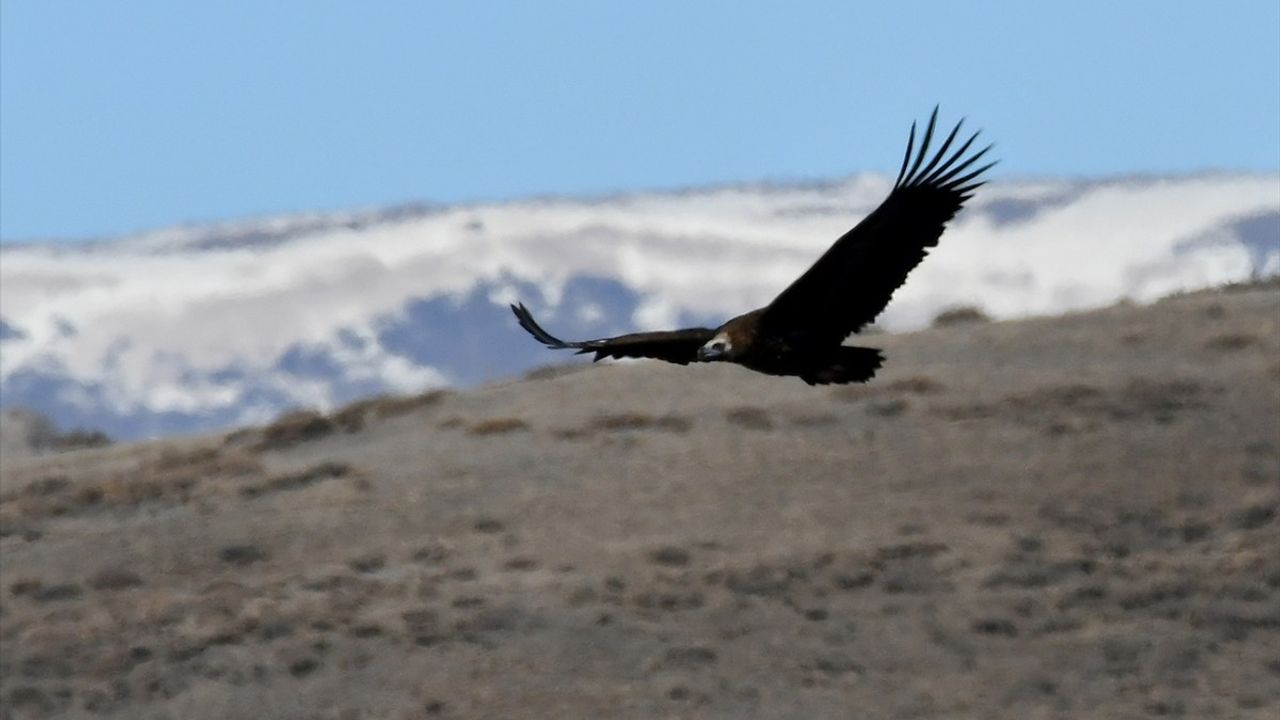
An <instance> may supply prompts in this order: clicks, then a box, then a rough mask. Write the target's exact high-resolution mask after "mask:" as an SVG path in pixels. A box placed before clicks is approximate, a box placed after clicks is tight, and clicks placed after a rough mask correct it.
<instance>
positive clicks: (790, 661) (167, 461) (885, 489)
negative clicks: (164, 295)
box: [0, 286, 1280, 720]
mask: <svg viewBox="0 0 1280 720" xmlns="http://www.w3.org/2000/svg"><path fill="white" fill-rule="evenodd" d="M871 341H873V342H872V343H871V344H876V345H879V346H882V347H885V348H886V350H887V353H888V356H889V360H888V364H887V367H886V370H885V371H884V372H883V374H882V376H881V377H880V378H877V379H876V380H875V381H874V382H873V383H872V384H870V385H868V386H865V387H855V388H837V389H830V388H809V387H807V386H805V385H804V384H802V383H800V382H799V381H787V380H780V379H776V378H766V377H761V376H757V375H753V374H750V373H747V372H745V371H743V370H741V369H738V368H734V367H694V368H676V367H671V366H664V365H661V364H656V363H633V364H625V365H603V364H602V365H599V366H592V367H587V368H577V369H570V370H559V371H548V372H545V373H541V377H535V378H531V379H526V380H521V381H514V382H510V383H504V384H499V385H494V386H490V387H485V388H483V389H480V390H476V391H473V392H467V393H457V394H435V395H428V396H423V397H421V398H415V399H407V400H384V401H373V402H370V403H366V404H364V405H361V406H357V407H353V408H350V409H347V410H346V411H344V412H342V413H339V414H335V415H334V416H331V417H320V416H306V415H299V416H295V417H292V418H288V419H286V420H284V421H282V422H280V423H277V424H276V425H275V426H273V427H271V428H266V429H252V430H246V431H242V432H239V433H234V434H232V435H230V436H228V437H226V438H223V437H213V438H195V439H188V440H182V441H171V442H164V443H151V444H141V445H125V446H114V447H109V448H102V449H92V450H78V451H75V452H65V453H58V454H51V455H49V454H46V455H40V456H32V457H14V458H12V459H8V458H6V460H5V462H4V464H3V472H0V559H2V566H0V567H2V577H0V593H2V604H0V626H2V627H0V641H2V645H0V698H2V699H3V703H4V714H5V717H11V718H25V717H52V716H58V717H115V718H149V717H155V718H161V717H164V718H228V717H244V718H258V717H278V718H295V717H296V718H311V717H319V718H335V719H339V718H340V719H343V720H346V719H348V718H350V719H353V720H354V719H356V718H421V717H425V718H434V717H441V718H451V717H456V718H462V717H468V718H469V717H479V718H525V717H534V718H577V717H618V718H654V717H689V718H752V717H760V718H797V719H809V718H847V717H865V718H890V717H892V718H912V717H916V718H930V717H945V718H957V717H960V718H963V717H974V718H990V717H996V718H1000V717H1007V718H1078V717H1107V718H1125V717H1146V716H1175V717H1176V716H1185V717H1195V718H1207V717H1232V718H1235V717H1259V718H1263V717H1275V716H1276V712H1277V710H1278V709H1280V642H1277V638H1278V637H1280V521H1278V520H1277V517H1276V515H1277V510H1278V508H1280V292H1278V291H1277V290H1276V289H1275V287H1274V286H1272V287H1265V288H1261V289H1254V290H1250V291H1242V292H1230V293H1225V292H1224V293H1206V294H1198V295H1193V296H1188V297H1183V298H1176V299H1171V300H1167V301H1164V302H1161V303H1158V304H1156V305H1153V306H1150V307H1144V308H1137V307H1117V308H1111V309H1108V310H1104V311H1099V312H1094V313H1089V314H1081V315H1073V316H1068V317H1063V318H1053V319H1043V320H1033V321H1027V322H1018V323H1000V324H981V323H974V324H961V325H954V326H948V327H944V328H939V329H935V330H930V331H927V332H922V333H917V334H913V335H901V336H877V337H873V338H871Z"/></svg>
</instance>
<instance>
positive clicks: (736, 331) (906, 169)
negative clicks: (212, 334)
mask: <svg viewBox="0 0 1280 720" xmlns="http://www.w3.org/2000/svg"><path fill="white" fill-rule="evenodd" d="M937 121H938V108H937V107H934V109H933V114H932V115H931V116H930V117H929V124H928V126H927V127H926V128H925V131H924V137H923V138H922V140H921V142H920V147H919V150H918V151H915V152H914V160H913V150H915V141H916V124H915V123H914V122H913V123H912V124H911V132H910V134H909V135H908V138H907V151H906V154H905V155H903V158H902V168H901V169H900V170H899V171H898V178H897V180H896V181H895V182H894V184H893V189H892V191H890V193H889V196H888V197H887V198H885V200H884V202H882V203H881V204H880V206H879V207H877V208H876V209H875V210H874V211H873V212H872V213H871V214H870V215H868V216H867V217H866V218H864V219H863V220H862V222H860V223H858V224H857V225H855V226H854V227H853V229H851V230H849V231H848V232H846V233H845V234H844V235H842V236H841V237H840V239H838V240H836V242H835V244H834V245H832V246H831V247H830V248H829V249H828V250H827V251H826V253H824V254H823V255H822V257H820V258H818V261H817V262H815V263H814V264H813V266H812V267H810V268H809V269H808V270H807V271H805V273H804V274H803V275H801V276H800V277H799V278H798V279H797V280H796V281H795V282H793V283H791V285H790V286H788V287H787V288H786V289H785V290H783V291H782V293H781V294H779V295H778V296H777V297H776V298H774V299H773V302H770V303H769V304H768V305H766V306H765V307H762V308H759V309H756V310H752V311H751V312H748V313H745V314H742V315H739V316H737V317H735V318H733V319H732V320H729V321H728V322H726V323H724V324H723V325H721V326H720V327H718V328H705V327H697V328H685V329H682V330H664V331H659V332H639V333H631V334H628V335H619V336H617V337H609V338H599V339H596V340H580V341H577V342H566V341H564V340H561V339H560V338H557V337H556V336H554V335H552V334H551V333H549V332H547V331H546V330H544V329H543V328H542V326H541V325H539V324H538V323H537V321H535V320H534V319H533V315H532V314H530V312H529V310H528V308H526V307H525V306H524V304H523V303H517V304H515V305H512V306H511V310H512V312H514V313H515V316H516V319H517V320H518V321H519V323H520V326H521V327H522V328H524V329H525V330H526V331H527V332H528V333H529V334H530V335H532V336H533V337H534V339H536V340H537V341H538V342H540V343H542V344H544V345H546V346H547V347H549V348H552V349H557V350H576V351H577V352H578V353H579V354H585V353H595V358H594V359H595V360H600V359H602V358H606V357H610V358H653V359H657V360H665V361H667V362H670V363H676V364H679V365H688V364H689V363H691V362H730V363H736V364H738V365H741V366H743V367H745V368H748V369H750V370H754V371H756V372H761V373H766V374H768V375H779V376H795V377H799V378H800V379H801V380H804V381H805V382H806V383H809V384H810V385H827V384H845V383H860V382H866V381H868V380H870V379H871V378H872V377H873V376H874V375H875V373H876V370H878V369H879V368H880V366H881V364H882V363H883V362H884V355H883V354H882V353H881V351H880V350H877V349H874V348H866V347H853V346H849V345H845V344H844V341H845V339H846V338H848V337H849V336H850V335H852V334H854V333H857V332H858V331H859V330H861V329H862V328H864V327H866V326H867V325H868V324H869V323H871V322H872V321H873V320H875V318H876V316H877V315H879V314H880V313H881V311H883V310H884V308H885V306H886V305H888V304H889V299H890V298H891V297H892V296H893V292H894V290H896V289H898V288H899V287H901V286H902V284H903V282H905V281H906V279H907V274H908V273H910V272H911V270H912V269H913V268H915V266H916V265H918V264H920V261H922V260H923V259H924V257H925V255H926V254H928V252H929V248H931V247H935V246H936V245H937V244H938V239H939V238H940V237H941V236H942V232H943V230H944V229H945V228H946V224H947V223H948V222H949V221H950V220H951V219H952V218H953V217H955V215H956V213H957V212H959V211H960V208H961V207H962V206H963V205H964V203H965V201H966V200H968V199H969V198H970V197H972V196H973V192H974V191H975V190H977V189H978V188H979V187H980V186H982V185H983V184H984V183H985V181H984V180H983V179H982V175H983V173H985V172H986V171H987V170H989V169H990V168H991V167H992V166H993V165H995V163H994V162H990V163H987V164H984V165H982V166H981V167H978V168H977V169H971V168H973V166H974V165H975V164H976V163H977V162H978V160H979V159H981V158H982V157H983V156H984V155H986V154H987V152H988V151H989V150H990V149H991V148H992V146H991V145H987V146H986V147H984V148H982V149H981V150H978V151H976V152H973V153H972V154H966V153H969V148H970V147H972V146H973V143H974V141H975V140H977V138H978V135H979V134H980V133H979V132H975V133H974V134H973V135H972V136H970V137H969V139H968V140H966V141H965V142H964V143H963V144H961V145H960V146H959V147H958V148H957V149H956V150H955V151H954V152H950V154H948V151H949V150H950V149H951V145H952V143H953V142H954V141H955V139H956V136H957V134H958V133H959V132H960V128H961V126H962V125H963V124H964V120H963V119H962V120H960V122H959V123H957V124H956V126H955V128H954V129H952V131H951V133H950V134H949V135H947V137H946V139H945V140H943V141H942V145H941V146H940V147H939V148H938V150H937V152H935V153H933V154H932V155H930V152H929V146H930V143H931V141H932V140H933V137H934V129H935V127H936V126H937ZM926 158H928V161H927V162H926Z"/></svg>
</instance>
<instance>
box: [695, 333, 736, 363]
mask: <svg viewBox="0 0 1280 720" xmlns="http://www.w3.org/2000/svg"><path fill="white" fill-rule="evenodd" d="M731 359H733V341H732V340H730V339H729V333H725V332H722V333H719V334H717V335H716V336H715V337H713V338H711V339H710V340H708V341H707V344H706V345H703V346H702V347H700V348H698V362H715V361H717V360H731Z"/></svg>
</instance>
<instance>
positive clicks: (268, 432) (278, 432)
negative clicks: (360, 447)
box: [253, 410, 337, 451]
mask: <svg viewBox="0 0 1280 720" xmlns="http://www.w3.org/2000/svg"><path fill="white" fill-rule="evenodd" d="M335 429H337V424H336V423H334V421H333V420H331V419H329V418H327V417H325V416H324V415H321V414H320V413H318V412H316V411H314V410H295V411H293V412H289V413H285V414H284V415H281V416H280V418H279V419H277V420H276V421H275V422H273V423H271V424H270V425H268V426H266V427H264V428H262V430H261V432H260V434H259V437H258V442H257V443H255V444H254V446H253V449H254V450H257V451H263V450H283V449H285V448H290V447H293V446H294V445H299V444H301V443H304V442H310V441H312V440H319V439H320V438H322V437H325V436H326V435H329V434H331V433H332V432H333V431H334V430H335Z"/></svg>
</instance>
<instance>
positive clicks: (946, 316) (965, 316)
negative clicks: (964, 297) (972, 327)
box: [933, 305, 991, 327]
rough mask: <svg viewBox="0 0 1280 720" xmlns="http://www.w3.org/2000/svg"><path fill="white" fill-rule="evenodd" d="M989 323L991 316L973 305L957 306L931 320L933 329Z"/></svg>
mask: <svg viewBox="0 0 1280 720" xmlns="http://www.w3.org/2000/svg"><path fill="white" fill-rule="evenodd" d="M985 322H991V316H990V315H988V314H987V313H986V312H984V311H983V310H982V308H980V307H977V306H975V305H959V306H956V307H952V308H947V309H946V310H943V311H942V312H940V313H938V314H937V315H935V316H934V318H933V327H946V326H948V325H967V324H969V323H985Z"/></svg>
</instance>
